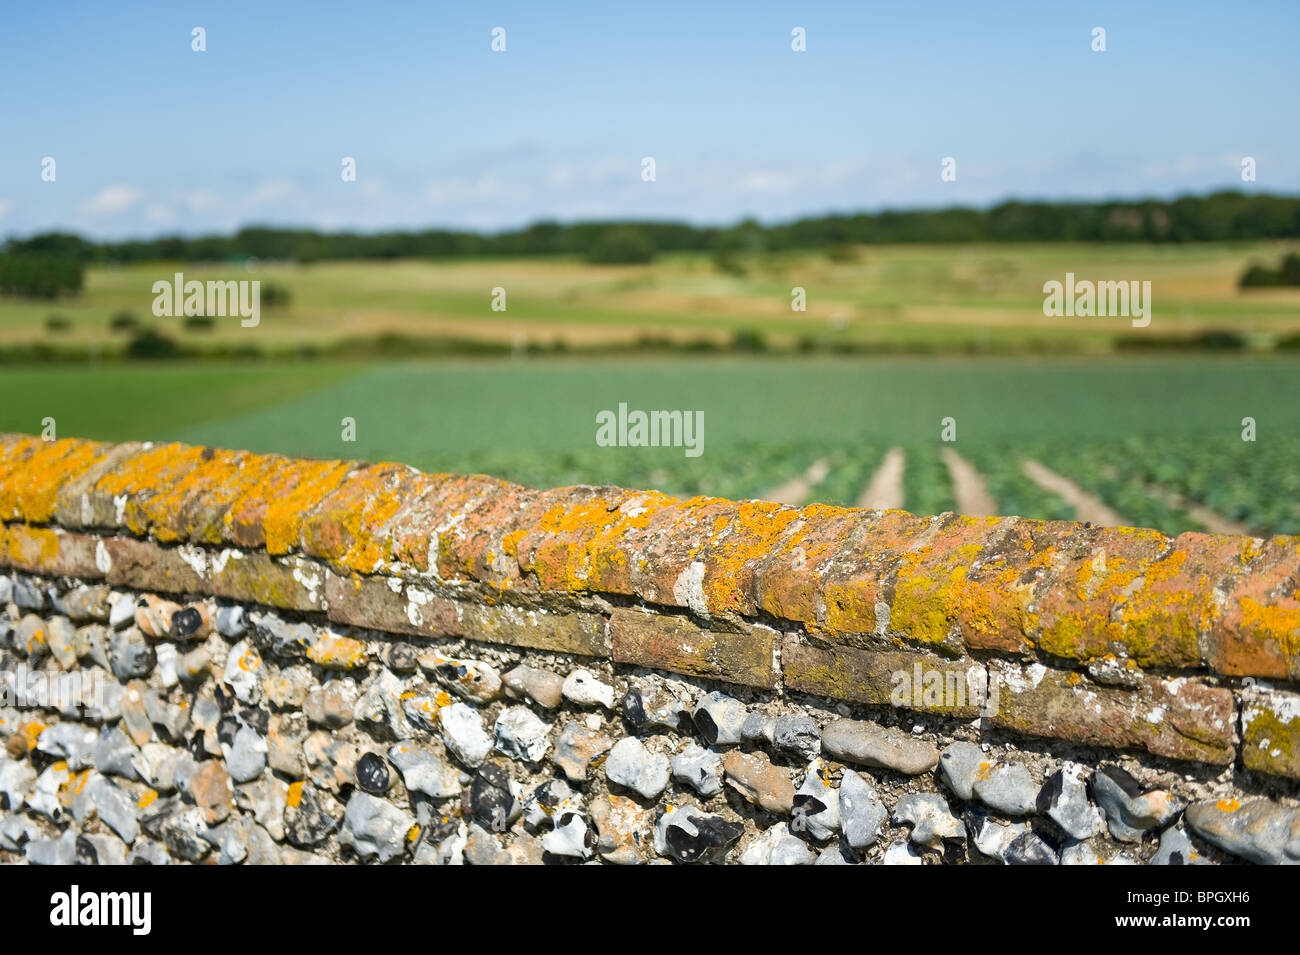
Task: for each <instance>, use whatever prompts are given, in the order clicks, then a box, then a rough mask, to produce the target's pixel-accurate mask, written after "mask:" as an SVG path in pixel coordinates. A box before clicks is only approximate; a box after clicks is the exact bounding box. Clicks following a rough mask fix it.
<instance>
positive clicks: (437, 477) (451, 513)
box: [388, 474, 504, 576]
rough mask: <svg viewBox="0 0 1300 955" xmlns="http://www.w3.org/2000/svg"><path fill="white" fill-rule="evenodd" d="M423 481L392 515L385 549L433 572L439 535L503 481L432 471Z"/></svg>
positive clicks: (403, 560) (396, 559)
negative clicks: (424, 481) (417, 489)
mask: <svg viewBox="0 0 1300 955" xmlns="http://www.w3.org/2000/svg"><path fill="white" fill-rule="evenodd" d="M426 481H427V484H426V486H425V487H424V489H423V490H422V491H420V492H419V493H418V494H415V495H413V496H412V497H411V498H410V499H409V500H407V501H405V502H403V504H402V507H401V508H400V509H399V510H398V512H397V513H396V514H395V515H393V520H392V523H391V524H390V526H389V531H388V549H389V556H390V558H391V559H392V560H394V561H397V562H399V563H402V564H406V565H408V566H410V567H414V568H415V569H416V570H419V571H422V572H426V573H436V572H438V551H439V547H438V540H439V538H440V536H441V535H442V534H443V533H444V532H447V531H448V530H450V529H451V528H452V527H454V526H455V525H456V524H458V523H459V522H460V521H461V520H463V515H464V513H465V512H466V511H467V510H469V509H470V508H472V507H473V506H474V503H473V502H475V501H476V500H478V499H479V498H482V497H485V496H488V495H491V494H494V493H496V491H497V490H498V489H499V488H500V486H501V485H502V484H503V483H504V482H502V481H500V480H498V479H496V478H490V477H485V476H484V475H481V474H477V475H472V476H468V477H467V476H461V475H457V474H432V475H426ZM453 576H454V575H453Z"/></svg>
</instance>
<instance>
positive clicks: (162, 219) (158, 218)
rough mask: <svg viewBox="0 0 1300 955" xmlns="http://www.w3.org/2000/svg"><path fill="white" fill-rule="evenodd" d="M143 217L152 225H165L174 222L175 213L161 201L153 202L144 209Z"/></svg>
mask: <svg viewBox="0 0 1300 955" xmlns="http://www.w3.org/2000/svg"><path fill="white" fill-rule="evenodd" d="M144 217H145V218H146V219H148V220H149V221H150V222H152V223H153V224H154V225H166V224H167V223H169V222H174V221H175V219H176V213H174V212H172V210H171V207H170V206H165V205H163V204H162V203H161V202H155V203H153V204H152V205H150V206H149V208H148V209H146V210H145V211H144Z"/></svg>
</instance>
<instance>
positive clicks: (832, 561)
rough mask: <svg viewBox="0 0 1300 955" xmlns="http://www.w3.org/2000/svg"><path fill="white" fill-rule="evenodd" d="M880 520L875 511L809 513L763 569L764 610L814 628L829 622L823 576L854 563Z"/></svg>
mask: <svg viewBox="0 0 1300 955" xmlns="http://www.w3.org/2000/svg"><path fill="white" fill-rule="evenodd" d="M721 503H724V504H725V503H726V502H721ZM876 520H877V515H876V513H875V512H873V511H860V510H851V509H849V508H843V507H826V506H824V505H811V506H809V507H806V508H803V510H802V513H801V515H800V517H799V519H798V520H797V521H794V522H792V523H791V524H790V525H789V527H788V529H787V532H786V533H785V535H784V536H783V537H782V538H781V539H780V540H779V541H778V542H777V543H776V545H775V546H774V547H773V548H772V550H771V552H770V553H769V554H768V555H767V556H766V557H764V558H763V559H762V561H761V562H760V564H759V566H758V568H757V572H756V578H755V585H756V587H757V591H758V594H757V596H758V606H759V609H761V610H763V611H764V612H765V613H767V614H769V615H770V616H772V617H775V618H777V619H780V620H790V621H793V622H796V623H802V624H804V625H808V626H813V625H816V624H819V623H822V622H824V621H825V618H826V606H825V600H824V598H823V586H824V585H823V581H822V578H823V576H824V575H825V574H827V573H828V572H830V571H831V570H832V568H834V566H835V565H836V563H846V562H851V561H853V560H854V558H855V555H856V554H858V553H860V544H861V541H862V538H863V537H864V535H865V534H866V533H867V532H868V531H869V530H870V528H871V527H872V525H873V524H874V523H875V521H876ZM872 629H873V630H874V629H875V625H874V618H873V624H872Z"/></svg>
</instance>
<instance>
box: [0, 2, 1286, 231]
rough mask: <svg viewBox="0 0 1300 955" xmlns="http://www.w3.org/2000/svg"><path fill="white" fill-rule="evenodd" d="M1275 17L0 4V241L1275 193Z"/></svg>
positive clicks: (929, 7) (729, 217)
mask: <svg viewBox="0 0 1300 955" xmlns="http://www.w3.org/2000/svg"><path fill="white" fill-rule="evenodd" d="M196 26H201V27H203V28H204V29H205V30H206V32H207V51H206V52H203V53H196V52H193V51H192V50H191V48H190V46H191V30H192V28H193V27H196ZM497 26H500V27H504V28H505V30H506V46H507V49H506V51H505V52H504V53H494V52H492V50H491V49H490V43H491V31H492V28H493V27H497ZM796 26H800V27H803V28H805V30H806V31H807V47H808V48H807V52H804V53H795V52H793V51H792V50H791V48H790V40H791V30H792V29H793V28H794V27H796ZM1097 26H1101V27H1104V28H1105V29H1106V31H1107V33H1106V44H1107V50H1106V52H1104V53H1095V52H1093V51H1092V50H1091V48H1090V44H1091V31H1092V29H1093V28H1094V27H1097ZM1297 38H1300V4H1297V3H1294V2H1253V3H1250V4H1234V3H1228V2H1224V3H1186V2H1178V3H1142V4H1135V3H1113V4H1112V3H1088V4H1083V3H1067V2H1055V0H1052V2H1043V0H1039V2H1026V3H1019V2H1006V3H987V4H984V3H974V2H970V0H967V2H953V3H947V2H926V3H905V4H886V3H875V2H857V3H821V4H816V3H814V4H808V3H789V4H766V3H761V2H753V3H751V2H746V3H734V4H732V3H699V2H694V3H691V2H687V3H671V2H660V0H656V2H654V3H648V4H633V3H626V4H625V3H587V4H584V3H556V4H545V5H543V4H539V3H536V2H533V3H527V4H492V3H484V4H478V3H463V4H450V3H441V2H419V3H414V2H413V3H405V4H401V3H388V2H382V0H371V2H366V3H329V2H313V3H310V4H307V3H303V4H292V3H290V4H271V3H265V2H262V3H245V2H222V3H184V2H174V0H173V2H157V3H147V2H146V3H120V4H118V3H113V4H106V3H100V2H95V3H80V4H79V3H71V4H64V5H59V6H58V7H50V6H48V5H42V4H6V5H5V7H4V10H3V12H2V13H0V79H2V80H3V84H4V89H5V91H6V94H7V95H5V96H4V97H2V98H0V100H2V102H0V234H24V235H25V234H29V233H32V232H35V231H43V230H47V229H53V228H59V229H71V230H74V231H78V232H81V233H83V234H87V235H91V236H95V237H103V238H117V237H126V236H152V235H157V234H163V233H184V234H196V233H204V232H212V231H228V230H231V229H234V228H237V227H239V226H241V225H245V224H248V223H269V224H277V225H302V226H311V227H318V228H327V229H339V228H353V229H359V230H364V231H371V230H377V229H384V228H421V227H435V226H450V227H467V228H477V229H496V228H503V227H509V226H515V225H521V224H524V223H527V222H531V221H534V220H537V219H539V218H554V219H560V220H565V221H568V220H574V219H588V218H607V217H634V216H635V217H651V218H672V219H687V220H691V221H696V222H714V223H726V222H732V221H735V220H737V219H739V218H741V217H743V216H747V215H752V216H754V217H757V218H759V219H762V220H764V221H775V220H782V219H789V218H793V217H795V216H798V215H802V214H816V213H821V212H826V211H849V210H858V209H867V210H872V209H880V208H884V207H886V206H893V207H914V206H936V205H946V204H952V203H963V204H975V205H986V204H989V203H991V202H994V201H998V200H1001V199H1004V198H1008V197H1013V196H1014V197H1022V198H1090V197H1136V196H1148V195H1154V196H1172V195H1177V194H1182V193H1186V192H1197V193H1203V192H1207V191H1210V190H1212V189H1215V188H1221V187H1228V188H1246V189H1258V190H1261V191H1270V192H1297V191H1300V123H1297V122H1296V111H1295V94H1296V91H1297V90H1298V89H1300V57H1297V56H1296V55H1295V43H1296V40H1297ZM46 156H51V157H54V158H55V161H56V163H57V179H56V181H55V182H52V183H49V182H42V181H41V175H40V174H41V161H42V159H43V158H44V157H46ZM344 156H352V157H355V159H356V161H357V170H358V179H357V181H356V182H354V183H344V182H342V181H340V177H339V170H340V163H341V160H342V158H343V157H344ZM645 156H652V157H654V158H655V161H656V167H657V181H655V182H653V183H647V182H643V181H642V180H641V176H640V170H641V160H642V157H645ZM947 156H951V157H954V158H955V159H956V160H957V180H956V181H955V182H941V181H940V177H939V170H940V160H941V159H942V158H943V157H947ZM1243 156H1252V157H1254V158H1255V159H1256V161H1257V163H1258V181H1257V182H1255V183H1254V184H1243V183H1242V182H1241V179H1240V172H1239V170H1240V162H1241V157H1243Z"/></svg>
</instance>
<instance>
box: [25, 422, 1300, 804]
mask: <svg viewBox="0 0 1300 955" xmlns="http://www.w3.org/2000/svg"><path fill="white" fill-rule="evenodd" d="M0 521H3V522H4V523H3V525H2V527H0V566H3V565H8V566H9V567H11V568H13V569H16V570H20V571H25V572H28V573H33V574H38V575H46V576H67V577H75V578H79V579H82V580H106V581H107V582H108V583H109V584H111V585H113V586H117V587H122V588H127V589H137V590H160V591H165V592H169V593H176V594H187V595H197V596H212V597H217V598H223V599H229V600H236V601H242V602H249V603H256V604H261V605H265V606H270V607H276V608H279V609H282V610H290V611H295V612H301V613H315V614H325V615H326V616H327V617H328V619H329V620H331V621H334V622H336V623H339V624H345V625H348V626H354V627H362V628H367V629H373V630H378V631H386V632H389V633H397V634H406V635H416V636H463V637H468V638H471V639H480V640H485V641H489V642H496V643H504V644H509V645H513V646H519V647H531V648H536V649H543V650H552V651H559V652H566V653H576V654H584V655H588V656H598V657H605V658H612V659H613V660H614V661H615V662H619V663H631V664H638V665H642V666H648V667H653V668H658V669H663V670H668V671H672V672H678V673H687V674H691V675H696V676H701V677H707V678H710V679H717V680H721V681H723V682H729V683H734V684H741V685H747V686H754V687H763V688H768V689H775V690H778V691H792V692H802V693H811V694H816V695H819V696H826V697H831V698H835V699H842V700H848V701H852V702H860V703H867V704H873V705H892V706H904V707H907V708H912V709H921V710H927V709H937V710H939V711H940V712H941V713H942V714H944V715H948V716H953V717H962V718H965V717H972V716H979V715H982V716H983V717H984V718H985V719H986V721H987V722H988V723H990V724H991V725H993V726H995V727H1000V728H1004V729H1009V730H1013V731H1016V732H1023V733H1027V734H1031V735H1038V736H1048V737H1055V738H1061V739H1070V740H1076V741H1083V742H1089V743H1096V744H1099V745H1103V746H1112V747H1116V748H1125V749H1131V748H1136V749H1141V750H1146V751H1147V752H1150V753H1153V754H1156V755H1160V756H1166V757H1171V758H1178V759H1191V760H1196V761H1199V762H1206V763H1214V764H1227V763H1230V762H1233V761H1234V760H1235V759H1236V758H1237V757H1238V756H1240V757H1241V759H1242V760H1243V762H1244V764H1245V765H1246V767H1247V768H1249V769H1260V770H1262V771H1265V772H1271V773H1276V774H1279V775H1285V776H1290V777H1292V778H1300V753H1297V752H1296V746H1295V743H1294V741H1293V739H1294V738H1293V737H1292V735H1291V733H1292V732H1293V731H1300V706H1297V705H1296V703H1297V699H1300V697H1297V696H1296V695H1295V694H1294V693H1293V692H1292V691H1293V690H1294V687H1293V686H1289V684H1294V683H1296V682H1297V681H1300V599H1298V598H1300V593H1297V591H1298V589H1300V586H1298V584H1297V581H1298V580H1300V539H1297V538H1294V537H1274V538H1272V539H1269V540H1262V539H1258V538H1250V537H1234V536H1221V535H1210V534H1183V535H1180V536H1178V537H1176V538H1170V537H1168V536H1166V535H1163V534H1160V533H1159V532H1156V531H1152V530H1144V529H1137V528H1098V527H1093V526H1090V525H1087V524H1078V523H1073V522H1063V521H1055V522H1049V521H1036V520H1028V519H1024V518H1015V517H1007V518H969V517H962V516H959V515H953V514H943V515H939V516H937V517H919V516H915V515H912V514H909V513H907V512H904V511H874V510H865V509H858V508H841V507H828V506H823V505H810V506H807V507H802V508H798V507H790V506H785V505H778V504H772V503H766V502H759V501H747V502H734V501H727V500H723V499H719V498H707V497H696V498H690V499H678V498H673V497H670V496H667V495H664V494H661V493H658V492H653V491H634V490H626V489H622V488H610V487H587V486H579V487H569V488H558V489H552V490H532V489H528V488H524V487H520V486H518V485H514V484H510V483H508V482H504V481H500V480H497V479H494V478H490V477H484V476H462V475H448V474H435V475H429V474H423V473H421V472H419V471H416V470H414V469H412V468H409V467H407V466H405V465H399V464H391V463H381V464H367V463H364V462H358V461H311V460H296V459H291V458H286V457H283V456H280V455H260V454H253V453H250V452H239V451H225V450H219V449H212V448H203V447H192V446H187V445H182V444H168V445H149V444H139V443H128V444H106V443H100V442H94V441H87V440H80V439H66V440H60V441H53V442H50V441H45V440H42V439H40V438H36V437H27V436H21V435H0ZM917 668H919V672H918V671H917ZM912 673H916V679H915V680H910V681H909V680H904V682H908V683H909V687H910V684H911V683H915V684H916V686H915V687H911V689H910V690H909V692H911V693H912V695H910V696H909V695H908V694H907V693H905V694H903V696H902V698H901V699H900V695H899V692H900V678H899V675H900V674H904V675H908V674H912ZM1259 679H1267V680H1270V681H1273V682H1274V683H1276V684H1277V686H1272V685H1268V684H1258V682H1257V681H1258V680H1259ZM927 684H932V685H933V686H934V687H936V688H938V690H939V691H940V692H938V696H937V697H935V699H934V700H930V699H929V698H928V697H927V696H926V694H925V693H923V689H924V687H925V686H926V685H927ZM954 690H955V691H957V692H958V694H959V696H960V698H958V697H957V696H954ZM912 691H914V692H912ZM992 697H996V698H997V705H996V706H990V703H991V698H992ZM936 701H937V702H936ZM1248 717H1249V718H1248ZM1293 723H1295V724H1296V725H1295V726H1293V725H1292V724H1293ZM1252 727H1253V728H1252ZM1239 734H1240V735H1239Z"/></svg>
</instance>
